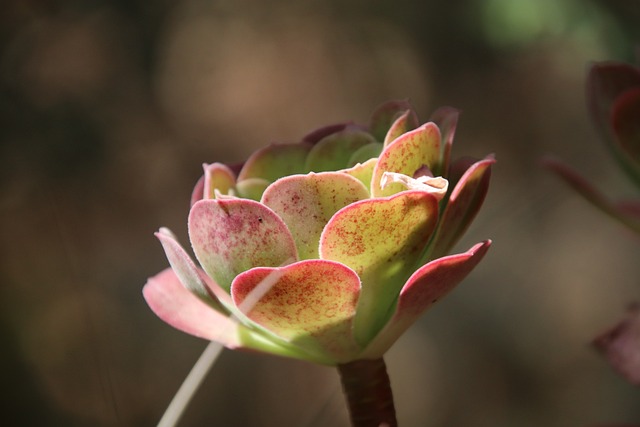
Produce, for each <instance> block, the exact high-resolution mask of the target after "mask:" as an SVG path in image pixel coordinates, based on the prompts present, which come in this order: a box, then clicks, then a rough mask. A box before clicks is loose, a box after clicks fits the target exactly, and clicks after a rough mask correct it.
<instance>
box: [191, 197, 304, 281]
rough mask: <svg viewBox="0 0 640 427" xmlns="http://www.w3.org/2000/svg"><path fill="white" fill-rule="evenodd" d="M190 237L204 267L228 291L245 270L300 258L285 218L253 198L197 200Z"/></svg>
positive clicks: (193, 211)
mask: <svg viewBox="0 0 640 427" xmlns="http://www.w3.org/2000/svg"><path fill="white" fill-rule="evenodd" d="M189 237H190V238H191V245H192V246H193V250H194V252H195V254H196V257H197V258H198V261H200V265H201V266H202V268H203V269H204V270H205V271H206V272H207V274H208V275H209V276H210V277H211V278H213V279H214V280H215V281H216V282H217V283H218V284H219V285H220V286H221V287H222V288H223V289H225V290H228V289H229V287H230V286H231V282H232V281H233V278H234V277H235V276H237V275H238V274H240V273H242V272H243V271H246V270H249V269H251V268H253V267H259V266H265V267H276V266H280V265H282V264H285V263H290V262H294V261H296V260H297V254H296V247H295V243H294V241H293V237H292V236H291V233H290V232H289V230H288V229H287V226H286V224H285V223H284V221H282V219H281V218H280V217H278V215H276V214H275V213H274V212H273V211H272V210H271V209H269V208H267V207H266V206H264V205H262V204H260V203H258V202H255V201H253V200H247V199H216V200H201V201H199V202H197V203H196V204H195V205H193V207H192V208H191V212H190V214H189Z"/></svg>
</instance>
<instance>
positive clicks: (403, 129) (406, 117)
mask: <svg viewBox="0 0 640 427" xmlns="http://www.w3.org/2000/svg"><path fill="white" fill-rule="evenodd" d="M417 127H418V117H417V116H416V113H415V112H413V110H407V111H405V112H404V113H401V114H400V116H399V117H398V118H397V119H396V120H395V121H394V122H393V123H392V124H391V127H389V130H388V131H387V134H386V136H385V137H384V146H385V147H386V146H387V145H389V144H391V143H392V142H393V141H395V140H396V139H397V138H398V137H400V135H403V134H405V133H407V132H409V131H411V130H413V129H415V128H417Z"/></svg>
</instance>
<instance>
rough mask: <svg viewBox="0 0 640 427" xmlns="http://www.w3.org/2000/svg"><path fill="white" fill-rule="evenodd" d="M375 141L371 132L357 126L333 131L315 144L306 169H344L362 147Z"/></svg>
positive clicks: (316, 170) (320, 170)
mask: <svg viewBox="0 0 640 427" xmlns="http://www.w3.org/2000/svg"><path fill="white" fill-rule="evenodd" d="M373 142H375V140H374V139H373V137H372V136H371V135H370V134H368V133H367V132H364V131H362V130H360V129H357V128H346V129H344V130H342V131H340V132H336V133H333V134H331V135H329V136H326V137H324V138H323V139H322V140H320V141H319V142H318V143H317V144H316V145H314V146H313V148H312V149H311V151H310V152H309V156H308V157H307V161H306V165H305V169H306V170H307V171H311V172H324V171H336V170H340V169H344V168H346V167H347V166H348V163H349V159H351V156H353V154H354V153H355V152H356V151H357V150H358V149H359V148H360V147H363V146H365V145H368V144H371V143H373Z"/></svg>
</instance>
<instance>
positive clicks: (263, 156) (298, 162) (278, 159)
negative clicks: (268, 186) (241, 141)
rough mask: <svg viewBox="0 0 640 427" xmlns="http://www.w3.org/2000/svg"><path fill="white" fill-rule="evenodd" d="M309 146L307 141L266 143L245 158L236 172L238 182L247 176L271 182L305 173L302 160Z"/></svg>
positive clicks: (303, 160)
mask: <svg viewBox="0 0 640 427" xmlns="http://www.w3.org/2000/svg"><path fill="white" fill-rule="evenodd" d="M311 147H312V145H311V144H310V143H307V142H303V143H294V144H271V145H268V146H266V147H264V148H263V149H261V150H258V151H256V152H255V153H253V154H252V155H251V157H249V159H247V161H246V163H245V164H244V166H243V167H242V170H241V171H240V173H239V174H238V182H240V181H243V180H245V179H249V178H262V179H266V180H267V181H269V182H273V181H275V180H277V179H278V178H282V177H283V176H287V175H294V174H297V173H307V172H308V170H306V169H305V166H304V162H305V160H306V158H307V155H308V154H309V151H310V150H311Z"/></svg>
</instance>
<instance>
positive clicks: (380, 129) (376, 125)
mask: <svg viewBox="0 0 640 427" xmlns="http://www.w3.org/2000/svg"><path fill="white" fill-rule="evenodd" d="M407 110H411V104H409V102H408V101H407V100H404V99H403V100H395V101H387V102H385V103H384V104H382V105H380V106H379V107H378V108H376V110H375V111H374V112H373V114H372V115H371V119H370V120H369V129H370V130H371V134H372V135H373V136H374V137H375V138H376V140H377V141H379V142H384V140H385V136H386V135H387V132H388V131H389V129H390V128H391V126H392V125H393V123H394V122H395V121H396V119H397V118H398V117H399V116H401V115H402V114H404V113H405V112H406V111H407ZM416 121H417V119H416Z"/></svg>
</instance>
